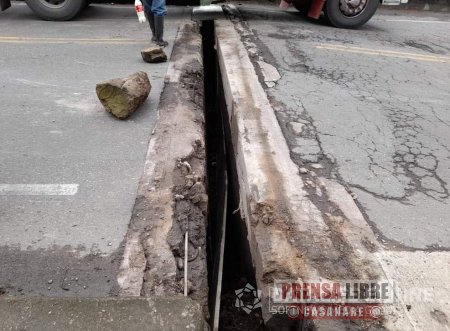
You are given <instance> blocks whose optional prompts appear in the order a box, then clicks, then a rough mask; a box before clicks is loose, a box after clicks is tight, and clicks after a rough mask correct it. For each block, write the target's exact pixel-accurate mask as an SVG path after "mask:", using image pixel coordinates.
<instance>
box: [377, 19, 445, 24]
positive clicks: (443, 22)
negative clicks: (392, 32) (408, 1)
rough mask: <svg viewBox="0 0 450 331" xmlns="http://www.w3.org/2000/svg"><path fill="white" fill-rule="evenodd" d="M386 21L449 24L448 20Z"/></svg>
mask: <svg viewBox="0 0 450 331" xmlns="http://www.w3.org/2000/svg"><path fill="white" fill-rule="evenodd" d="M386 21H387V22H409V23H436V24H450V21H417V20H386Z"/></svg>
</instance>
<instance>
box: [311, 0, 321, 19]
mask: <svg viewBox="0 0 450 331" xmlns="http://www.w3.org/2000/svg"><path fill="white" fill-rule="evenodd" d="M324 4H325V0H313V2H312V4H311V7H310V8H309V12H308V17H311V18H314V19H318V18H319V17H320V13H321V12H322V8H323V5H324Z"/></svg>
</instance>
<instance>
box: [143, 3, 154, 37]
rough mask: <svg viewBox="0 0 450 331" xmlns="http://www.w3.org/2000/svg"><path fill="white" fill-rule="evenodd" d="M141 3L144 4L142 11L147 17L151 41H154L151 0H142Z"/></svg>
mask: <svg viewBox="0 0 450 331" xmlns="http://www.w3.org/2000/svg"><path fill="white" fill-rule="evenodd" d="M142 3H143V5H144V12H145V16H146V17H147V21H148V25H150V30H151V31H152V41H156V34H155V18H154V16H153V12H152V5H153V0H142Z"/></svg>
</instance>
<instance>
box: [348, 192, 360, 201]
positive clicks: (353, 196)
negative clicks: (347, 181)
mask: <svg viewBox="0 0 450 331" xmlns="http://www.w3.org/2000/svg"><path fill="white" fill-rule="evenodd" d="M350 195H351V196H352V198H353V200H356V199H358V196H357V195H356V193H353V192H352V193H350Z"/></svg>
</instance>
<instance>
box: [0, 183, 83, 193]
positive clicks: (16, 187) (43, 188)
mask: <svg viewBox="0 0 450 331" xmlns="http://www.w3.org/2000/svg"><path fill="white" fill-rule="evenodd" d="M77 192H78V184H0V195H75V194H77Z"/></svg>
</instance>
